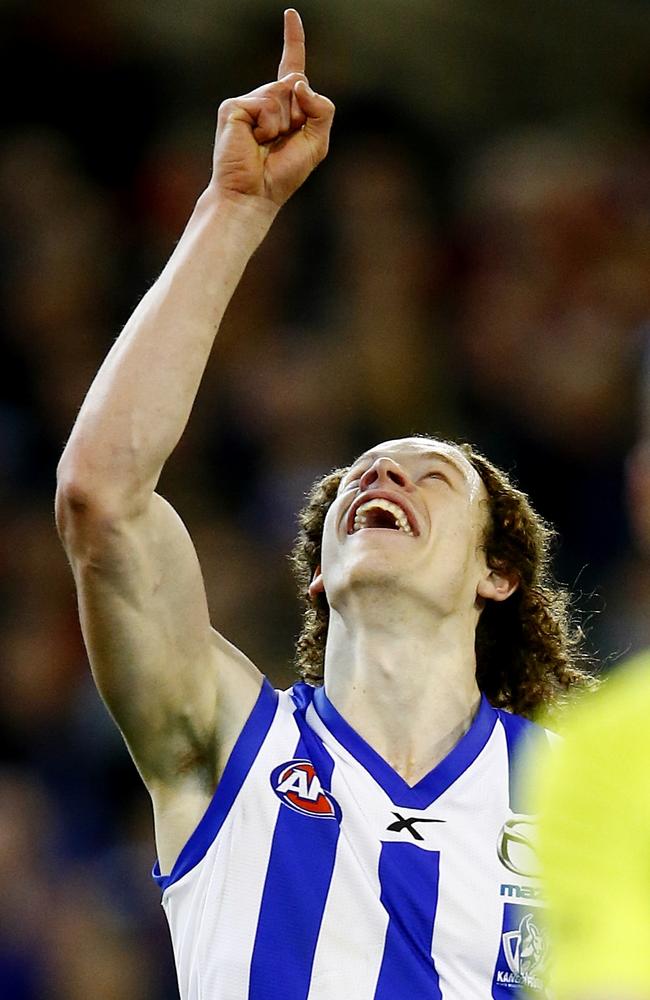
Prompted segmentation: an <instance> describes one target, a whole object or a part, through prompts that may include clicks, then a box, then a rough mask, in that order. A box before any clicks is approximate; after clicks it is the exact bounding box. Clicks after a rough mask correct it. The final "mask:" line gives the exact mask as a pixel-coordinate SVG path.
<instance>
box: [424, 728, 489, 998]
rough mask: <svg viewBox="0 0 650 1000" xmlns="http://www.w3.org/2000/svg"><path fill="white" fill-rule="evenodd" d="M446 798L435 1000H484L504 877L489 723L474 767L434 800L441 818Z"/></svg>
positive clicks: (433, 951) (435, 931) (435, 951)
mask: <svg viewBox="0 0 650 1000" xmlns="http://www.w3.org/2000/svg"><path fill="white" fill-rule="evenodd" d="M449 796H451V798H452V799H453V811H454V814H455V818H456V822H455V823H454V842H453V844H452V843H448V845H447V848H446V849H445V850H444V851H443V852H442V853H441V857H440V881H439V886H438V907H437V911H436V919H435V923H434V928H433V943H432V949H431V954H432V957H433V960H434V962H435V965H436V969H437V970H438V976H439V981H440V990H441V993H442V997H443V1000H485V998H487V997H490V996H492V977H493V971H494V967H495V964H496V960H497V955H498V951H499V943H500V939H501V926H502V914H503V900H502V898H501V897H500V895H499V885H500V881H501V880H503V877H504V876H506V875H507V873H506V871H505V869H502V868H501V865H500V862H499V859H498V855H497V839H498V835H499V831H500V829H501V826H502V824H503V820H504V817H505V816H507V814H508V752H507V747H506V739H505V734H504V732H503V727H502V726H501V725H500V724H499V723H497V725H496V726H495V727H494V731H493V733H492V735H491V737H490V739H489V740H488V743H487V745H486V746H485V747H484V749H483V751H482V752H481V753H480V754H479V756H478V757H477V759H476V761H475V762H474V764H473V765H472V766H471V767H470V768H469V769H468V770H467V771H465V773H464V774H463V775H461V777H460V778H459V779H458V780H457V781H456V782H455V784H454V785H453V786H452V787H451V788H450V789H449V790H448V792H445V793H444V794H443V795H442V796H441V797H440V799H439V800H438V803H437V805H438V807H439V812H440V814H441V815H444V811H445V804H446V803H445V800H446V799H447V798H448V797H449Z"/></svg>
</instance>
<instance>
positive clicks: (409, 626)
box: [325, 602, 480, 784]
mask: <svg viewBox="0 0 650 1000" xmlns="http://www.w3.org/2000/svg"><path fill="white" fill-rule="evenodd" d="M377 609H379V612H378V610H377ZM475 628H476V617H475V615H474V614H471V615H469V616H468V615H462V614H456V615H449V614H448V615H445V616H444V617H436V616H435V614H432V613H431V611H430V609H429V610H428V611H427V613H426V614H425V615H422V616H418V615H415V616H414V615H413V613H412V609H410V611H409V613H408V614H407V613H406V611H405V609H399V608H396V607H392V608H386V606H385V603H383V602H382V603H381V604H379V603H378V602H373V604H372V606H371V609H370V610H369V611H368V613H366V614H360V613H352V611H351V609H349V608H347V609H346V612H345V614H344V615H342V614H340V613H339V612H337V611H335V610H334V609H332V610H331V612H330V622H329V627H328V636H327V647H326V651H325V689H326V693H327V696H328V697H329V699H330V701H331V702H332V703H333V705H334V706H335V708H336V709H337V710H338V711H339V712H340V713H341V715H342V716H343V717H344V718H345V719H346V720H347V722H349V724H350V725H351V726H353V728H354V729H355V730H356V731H357V732H358V733H359V735H360V736H362V737H363V738H364V739H365V740H366V742H367V743H369V744H370V745H371V746H372V747H373V749H374V750H376V751H377V753H379V754H380V755H381V756H382V757H383V758H384V760H386V761H387V762H388V763H389V764H390V765H391V767H393V769H394V770H396V771H397V772H398V773H399V774H400V775H401V776H402V777H403V778H404V779H405V781H407V782H408V783H409V784H414V783H416V782H417V781H418V780H419V779H420V778H421V777H423V776H424V775H425V774H427V773H428V772H429V771H430V770H431V769H432V768H433V767H435V766H436V764H438V763H439V762H440V761H441V760H442V759H443V757H445V756H446V755H447V753H449V751H450V750H451V749H452V748H453V747H454V746H455V745H456V743H457V742H458V740H459V739H460V738H461V737H462V736H463V734H464V733H465V732H467V730H468V729H469V727H470V725H471V723H472V720H473V718H474V716H475V714H476V711H477V709H478V705H479V701H480V692H479V689H478V686H477V684H476V676H475V674H476V658H475V653H474V633H475Z"/></svg>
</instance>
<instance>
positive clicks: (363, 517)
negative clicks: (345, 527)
mask: <svg viewBox="0 0 650 1000" xmlns="http://www.w3.org/2000/svg"><path fill="white" fill-rule="evenodd" d="M378 507H379V508H380V510H387V511H388V512H389V514H392V515H393V517H394V518H395V521H396V522H397V527H398V529H399V530H400V531H403V532H405V534H407V535H412V534H413V530H412V528H411V525H410V524H409V522H408V518H407V516H406V514H405V513H404V511H403V510H402V508H401V507H399V506H398V505H397V504H396V503H393V502H392V500H385V499H384V498H383V497H376V498H375V499H373V500H367V501H366V503H362V504H361V506H360V507H359V508H358V510H357V512H356V514H355V516H354V531H359V529H360V528H365V527H366V525H367V523H368V517H367V515H368V513H369V512H370V511H371V510H376V509H377V508H378Z"/></svg>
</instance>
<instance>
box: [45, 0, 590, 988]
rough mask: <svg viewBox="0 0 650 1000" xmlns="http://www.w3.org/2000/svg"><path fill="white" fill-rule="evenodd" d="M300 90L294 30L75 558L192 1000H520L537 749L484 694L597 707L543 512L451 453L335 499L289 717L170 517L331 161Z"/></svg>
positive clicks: (148, 349)
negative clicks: (252, 271)
mask: <svg viewBox="0 0 650 1000" xmlns="http://www.w3.org/2000/svg"><path fill="white" fill-rule="evenodd" d="M304 69H305V47H304V34H303V30H302V25H301V22H300V18H299V16H298V14H297V13H296V12H295V11H293V10H289V11H287V12H286V14H285V38H284V51H283V55H282V60H281V62H280V69H279V73H278V80H277V81H276V82H274V83H271V84H268V85H266V86H264V87H260V88H259V89H258V90H255V91H253V92H252V93H251V94H248V95H246V96H245V97H242V98H236V99H234V100H229V101H226V102H225V103H224V104H223V105H222V106H221V108H220V111H219V119H218V128H217V137H216V143H215V154H214V164H213V173H212V177H211V180H210V183H209V185H208V187H207V189H206V191H205V192H204V193H203V194H202V195H201V197H200V198H199V200H198V203H197V205H196V208H195V210H194V213H193V215H192V217H191V219H190V221H189V223H188V225H187V228H186V230H185V232H184V234H183V236H182V238H181V240H180V242H179V244H178V246H177V247H176V250H175V251H174V254H173V255H172V257H171V259H170V261H169V263H168V264H167V266H166V267H165V269H164V271H163V272H162V274H161V276H160V278H159V279H158V281H157V282H156V284H155V285H154V286H153V288H152V289H151V290H150V291H149V292H148V293H147V295H146V296H145V297H144V299H143V300H142V302H141V303H140V305H139V306H138V308H137V309H136V310H135V312H134V314H133V316H132V318H131V319H130V320H129V322H128V323H127V325H126V328H125V329H124V331H123V333H122V335H121V336H120V338H119V339H118V341H117V342H116V344H115V345H114V347H113V349H112V350H111V352H110V353H109V355H108V357H107V359H106V361H105V362H104V364H103V366H102V368H101V369H100V371H99V373H98V375H97V377H96V379H95V381H94V383H93V385H92V387H91V389H90V391H89V393H88V396H87V398H86V400H85V402H84V404H83V407H82V408H81V411H80V413H79V417H78V419H77V422H76V424H75V427H74V429H73V432H72V435H71V437H70V440H69V442H68V445H67V447H66V449H65V452H64V455H63V457H62V460H61V463H60V469H59V488H58V493H57V519H58V525H59V530H60V532H61V535H62V538H63V540H64V543H65V546H66V548H67V551H68V554H69V557H70V560H71V562H72V566H73V570H74V574H75V579H76V584H77V589H78V595H79V607H80V616H81V622H82V627H83V631H84V636H85V640H86V644H87V648H88V651H89V657H90V660H91V665H92V669H93V673H94V676H95V679H96V682H97V685H98V687H99V690H100V691H101V693H102V695H103V697H104V699H105V701H106V703H107V704H108V706H109V708H110V710H111V711H112V713H113V715H114V716H115V719H116V720H117V722H118V724H119V726H120V728H121V730H122V732H123V734H124V737H125V740H126V742H127V744H128V746H129V748H130V751H131V753H132V755H133V758H134V760H135V762H136V764H137V766H138V768H139V771H140V774H141V775H142V778H143V780H144V781H145V783H146V785H147V788H148V790H149V792H150V794H151V798H152V802H153V809H154V821H155V831H156V842H157V847H158V858H159V862H158V867H157V869H156V875H157V877H158V879H159V882H160V884H161V886H162V887H163V890H164V895H163V905H164V906H165V910H166V913H167V916H168V919H169V922H170V927H171V933H172V940H173V944H174V950H175V957H176V963H177V968H178V975H179V982H180V989H181V995H182V997H183V1000H189V998H193V1000H198V998H206V1000H207V998H209V1000H221V998H224V1000H225V998H228V1000H236V998H237V1000H239V998H242V1000H243V998H249V1000H262V998H264V1000H270V998H276V997H277V998H280V997H281V998H282V1000H306V998H309V1000H321V998H323V1000H324V998H328V1000H336V998H339V1000H350V998H355V1000H364V998H368V1000H369V998H376V1000H387V998H391V1000H396V998H400V997H411V996H422V997H444V998H445V1000H451V998H457V1000H461V998H462V1000H472V998H477V1000H478V998H479V997H481V998H485V997H488V996H495V997H502V996H511V995H512V991H513V989H516V988H517V987H518V986H519V984H521V983H528V984H529V985H531V986H532V987H533V988H535V989H538V988H540V986H539V979H538V972H539V969H540V967H541V965H542V963H543V957H544V955H543V944H542V943H541V939H540V937H539V933H538V927H537V918H536V915H535V905H536V903H537V902H538V900H537V899H536V895H537V890H536V887H535V882H534V873H533V872H532V870H531V868H530V866H529V864H528V861H527V860H526V859H525V858H523V857H521V858H520V857H519V855H520V854H522V855H525V854H526V851H527V850H528V845H529V837H528V835H527V830H528V827H527V822H528V821H527V820H526V818H525V817H522V816H520V815H519V813H521V812H522V810H523V808H524V806H523V805H522V803H521V799H520V790H518V789H517V787H516V785H515V783H514V782H512V781H511V780H510V776H511V772H512V771H513V767H514V762H515V759H516V756H517V748H518V746H519V744H520V743H521V741H522V738H523V737H525V736H526V735H527V734H529V732H531V731H533V730H534V729H535V728H536V727H534V725H533V724H532V723H529V722H528V721H527V720H526V719H524V718H521V717H517V716H514V715H512V714H510V713H509V712H507V711H499V710H497V709H495V708H494V707H492V705H491V704H490V703H489V701H488V699H487V697H486V694H487V695H489V697H490V699H491V701H492V703H493V704H494V705H497V706H501V707H503V708H506V709H516V710H519V711H522V712H525V713H530V712H532V711H533V710H534V709H535V707H536V706H538V705H539V703H540V702H542V701H544V700H552V699H553V698H554V697H555V696H556V695H558V694H559V693H561V692H562V691H563V690H565V689H566V687H568V686H569V685H570V684H572V683H574V682H579V681H580V680H581V679H582V674H581V672H580V671H579V670H578V669H576V668H574V667H573V666H572V665H571V663H570V653H571V642H572V640H571V636H570V633H569V631H568V629H567V626H566V621H565V617H564V616H565V612H566V598H565V596H564V595H563V594H562V593H560V592H559V591H557V590H553V589H552V588H551V587H550V586H549V584H548V581H547V579H546V568H545V567H546V560H547V554H546V550H547V542H548V531H547V529H546V528H545V526H544V525H543V523H542V522H541V521H540V519H539V518H538V517H537V516H536V515H535V514H534V513H533V512H532V511H531V509H530V507H529V506H528V504H527V501H526V499H525V497H523V496H522V494H520V493H518V491H516V490H514V489H513V487H512V486H511V485H510V484H509V483H508V481H507V479H506V478H505V477H504V476H503V475H502V474H501V473H499V472H498V471H497V470H495V469H494V468H493V467H492V466H491V465H490V464H489V463H488V462H486V461H485V460H484V459H482V458H481V457H480V456H478V455H476V454H475V453H474V452H473V451H472V450H471V449H469V448H463V447H456V446H454V445H450V444H447V443H444V442H439V441H436V440H433V439H426V438H407V439H404V440H397V441H390V442H386V443H383V444H381V445H379V446H377V447H375V448H372V449H370V450H369V451H368V452H366V453H364V454H363V455H362V456H361V457H360V458H359V460H358V461H357V462H355V464H354V465H353V466H352V467H351V468H350V469H348V470H339V471H338V472H336V473H333V474H332V475H330V476H329V477H327V478H326V479H325V480H323V482H322V483H320V484H318V485H317V486H316V488H315V490H314V492H313V494H312V496H311V498H310V501H309V504H308V506H307V508H306V510H305V512H304V513H303V521H302V534H301V539H300V542H299V545H298V547H297V550H296V554H295V561H296V566H297V568H298V571H299V575H300V577H301V579H302V580H303V584H304V585H303V594H304V595H305V597H307V598H308V610H307V617H306V627H305V631H304V633H303V636H302V637H301V640H300V642H299V657H300V661H301V669H302V671H303V674H304V676H305V677H307V679H309V680H312V681H315V682H316V683H317V684H320V682H321V681H322V678H323V676H324V679H325V683H324V686H322V685H321V686H319V687H314V686H312V685H309V684H305V683H302V684H298V685H296V686H295V687H294V688H293V689H292V691H289V692H275V691H273V690H272V688H271V687H270V685H269V684H268V682H267V681H265V680H264V679H263V677H262V674H261V673H260V672H259V671H258V669H257V668H256V667H255V666H254V665H253V664H252V663H251V662H250V661H249V660H248V659H247V658H246V657H245V656H244V655H243V654H242V653H241V652H239V651H238V650H237V649H235V648H234V647H233V646H232V645H230V643H228V642H227V641H226V639H224V638H223V637H221V636H220V635H219V634H218V633H217V632H215V631H214V630H213V629H212V628H211V626H210V622H209V619H208V611H207V603H206V598H205V593H204V590H203V583H202V579H201V573H200V569H199V566H198V562H197V558H196V554H195V552H194V549H193V546H192V544H191V542H190V539H189V537H188V535H187V532H186V531H185V528H184V527H183V525H182V523H181V522H180V520H179V518H178V516H177V515H176V513H175V512H174V511H173V510H172V509H171V508H170V506H169V505H168V504H167V503H166V502H165V501H164V500H163V499H162V498H161V497H160V496H158V495H157V494H156V493H155V486H156V483H157V481H158V478H159V475H160V472H161V469H162V466H163V464H164V462H165V461H166V459H167V458H168V457H169V455H170V454H171V452H172V450H173V449H174V447H175V445H176V443H177V441H178V439H179V437H180V436H181V434H182V432H183V429H184V427H185V424H186V422H187V419H188V417H189V414H190V410H191V407H192V403H193V400H194V397H195V394H196V391H197V389H198V385H199V382H200V379H201V375H202V372H203V369H204V366H205V364H206V361H207V358H208V355H209V352H210V349H211V346H212V342H213V339H214V335H215V332H216V330H217V328H218V326H219V323H220V320H221V318H222V316H223V313H224V310H225V308H226V305H227V303H228V300H229V298H230V296H231V294H232V292H233V290H234V288H235V286H236V284H237V282H238V280H239V278H240V276H241V274H242V272H243V270H244V268H245V266H246V263H247V261H248V259H249V258H250V256H251V254H252V253H253V251H254V250H255V248H256V247H257V246H258V245H259V243H260V241H261V240H262V239H263V238H264V236H265V234H266V232H267V230H268V228H269V227H270V224H271V222H272V220H273V218H274V216H275V215H276V213H277V211H278V208H279V207H280V205H282V204H283V202H284V201H286V199H287V198H288V197H289V196H290V195H291V194H292V193H293V192H294V191H295V190H296V189H297V188H298V187H299V186H300V184H302V182H303V181H304V180H305V178H306V177H307V176H308V175H309V173H310V172H311V170H312V169H313V168H314V167H315V166H316V164H317V163H318V162H319V161H320V160H322V158H323V157H324V156H325V154H326V151H327V146H328V140H329V132H330V127H331V123H332V117H333V111H334V109H333V106H332V104H331V102H330V101H329V100H327V98H325V97H322V96H320V95H318V94H316V93H314V91H312V90H311V88H310V87H309V85H308V83H307V79H306V76H305V73H304ZM477 660H478V662H477ZM323 671H324V673H323ZM482 692H483V693H482Z"/></svg>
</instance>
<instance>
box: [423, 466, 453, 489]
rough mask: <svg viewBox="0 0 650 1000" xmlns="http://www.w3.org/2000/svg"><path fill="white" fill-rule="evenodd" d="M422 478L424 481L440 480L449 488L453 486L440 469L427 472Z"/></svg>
mask: <svg viewBox="0 0 650 1000" xmlns="http://www.w3.org/2000/svg"><path fill="white" fill-rule="evenodd" d="M422 478H423V479H440V480H442V482H443V483H446V484H447V486H451V483H450V481H449V479H448V478H447V476H446V475H445V474H444V472H441V471H440V469H430V470H429V472H425V474H424V476H423V477H422Z"/></svg>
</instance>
